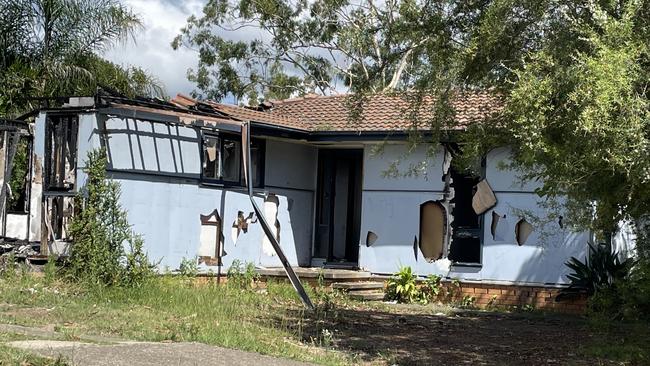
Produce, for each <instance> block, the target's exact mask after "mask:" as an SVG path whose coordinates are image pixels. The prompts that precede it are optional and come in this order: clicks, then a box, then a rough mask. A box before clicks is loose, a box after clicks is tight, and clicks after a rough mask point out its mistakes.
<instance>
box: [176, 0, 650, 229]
mask: <svg viewBox="0 0 650 366" xmlns="http://www.w3.org/2000/svg"><path fill="white" fill-rule="evenodd" d="M251 27H253V28H255V29H259V30H261V32H260V31H258V32H256V33H257V34H261V36H259V37H257V38H254V39H248V40H242V35H243V34H244V33H245V34H251V33H255V32H250V31H248V29H249V28H251ZM244 30H246V31H244ZM238 32H239V33H238ZM235 34H237V37H235V36H234V35H235ZM649 44H650V1H647V0H616V1H614V0H579V1H574V0H472V1H457V0H438V1H420V0H388V1H385V2H381V3H379V2H374V1H373V0H363V1H359V2H354V3H352V2H349V1H347V0H317V1H314V2H302V1H297V2H296V1H292V0H239V1H235V2H230V1H209V2H208V4H207V5H206V6H205V8H204V13H203V15H202V16H201V17H191V18H190V19H189V20H188V23H187V26H186V27H185V28H184V29H183V30H182V31H181V34H180V35H179V36H178V37H177V39H176V40H175V41H174V43H173V47H175V48H177V47H180V46H183V45H185V46H188V47H193V48H196V49H197V50H198V52H199V61H198V67H197V69H196V70H195V71H191V72H190V77H191V78H192V79H193V80H196V81H197V86H198V92H197V94H201V95H203V96H205V97H208V98H217V99H219V98H223V97H224V96H226V95H228V94H232V95H234V96H235V97H238V98H241V97H245V96H246V95H249V94H250V95H253V96H257V95H263V94H264V93H266V92H268V91H269V90H271V89H272V88H273V87H275V86H276V85H275V84H274V83H273V82H272V80H273V76H275V75H291V76H292V77H294V79H292V83H291V88H293V92H292V94H300V93H305V92H310V91H316V92H319V93H322V94H329V93H332V92H335V91H336V90H337V89H338V90H339V91H341V90H342V91H352V92H354V95H355V99H360V100H362V99H363V96H364V95H366V94H368V93H377V92H391V93H397V94H400V95H402V96H404V97H407V98H408V99H409V100H412V101H413V102H412V103H411V106H412V107H411V108H422V103H421V102H420V101H421V100H422V97H423V96H433V97H436V98H437V99H436V100H438V101H440V103H434V107H435V108H440V107H445V106H447V107H449V106H450V103H448V101H450V100H451V99H452V98H453V97H454V95H455V94H456V92H457V91H459V90H464V89H473V90H476V89H489V90H492V91H493V92H494V93H495V94H496V95H498V96H500V97H501V98H502V100H503V105H504V109H503V111H502V112H501V113H499V114H498V115H496V116H494V118H493V119H491V120H489V121H481V123H476V124H474V125H472V126H470V128H469V131H468V133H466V134H464V135H463V136H461V137H460V138H461V143H462V145H463V154H464V155H463V159H458V160H459V161H460V160H463V161H465V162H468V161H472V160H476V159H477V158H479V157H480V156H483V155H484V154H485V153H486V152H487V151H489V150H490V149H492V148H494V147H496V146H503V145H509V146H511V147H512V151H513V155H512V158H513V159H512V167H514V168H517V169H520V170H521V171H522V177H523V178H526V179H534V180H541V181H542V182H543V188H541V189H540V190H539V191H538V193H539V194H540V195H541V196H544V197H546V198H547V199H548V200H549V202H553V201H562V202H563V205H565V208H567V209H569V211H570V213H569V214H568V215H566V216H565V217H566V219H567V220H566V221H567V223H569V222H570V221H572V222H573V223H574V224H576V225H578V226H579V227H582V228H592V229H595V230H597V232H600V233H610V232H612V231H613V230H615V227H616V223H617V222H619V221H620V220H622V219H632V220H639V219H641V218H642V217H644V216H645V215H646V213H647V212H649V211H650V194H648V193H650V175H649V174H650V173H648V172H650V161H649V157H650V154H649V151H648V149H649V146H650V136H649V132H650V131H649V128H650V125H649V123H648V111H649V110H648V95H647V92H646V90H647V88H648V78H647V75H649V74H650V60H649V58H648V45H649ZM270 65H273V66H274V67H275V69H274V70H273V71H272V72H269V71H268V70H269V66H270ZM341 82H344V86H343V88H341V87H340V86H339V85H338V84H337V83H341ZM280 84H281V83H280ZM357 106H359V105H358V104H353V107H357ZM351 112H355V110H354V108H353V110H351ZM352 114H354V113H352ZM412 115H417V113H413V114H412ZM432 123H434V126H433V128H434V129H440V127H444V126H445V123H439V122H436V121H434V120H433V119H432ZM446 123H453V110H452V111H450V113H449V120H448V121H447V122H446ZM465 165H466V166H468V165H469V164H465Z"/></svg>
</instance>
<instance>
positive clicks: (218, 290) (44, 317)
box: [0, 275, 354, 365]
mask: <svg viewBox="0 0 650 366" xmlns="http://www.w3.org/2000/svg"><path fill="white" fill-rule="evenodd" d="M258 291H260V290H256V289H250V288H242V287H241V286H228V285H223V284H222V285H216V284H214V283H206V284H199V285H197V284H195V283H193V282H191V281H188V280H187V278H183V277H178V276H176V277H172V276H164V277H159V278H156V279H153V280H151V281H150V282H149V283H147V284H146V285H145V286H142V287H140V288H133V287H97V288H93V289H84V288H81V287H80V286H78V285H74V284H69V283H63V282H58V281H54V282H50V283H49V284H46V283H45V281H44V280H43V279H42V278H36V277H33V276H31V275H21V276H17V277H14V278H12V280H11V281H7V280H4V279H0V309H2V311H0V322H2V323H13V324H20V325H27V326H43V325H46V324H53V325H54V326H55V329H56V330H57V331H59V332H62V333H65V334H67V335H72V337H73V338H74V335H75V334H93V335H101V336H112V337H122V338H127V339H133V340H142V341H192V342H193V341H195V342H201V343H206V344H212V345H218V346H222V347H228V348H236V349H241V350H246V351H253V352H258V353H263V354H269V355H274V356H280V357H286V358H292V359H296V360H303V361H309V362H316V363H321V364H329V365H342V364H349V363H353V362H354V356H350V355H346V354H343V353H340V352H336V351H332V350H329V349H326V348H322V347H317V346H318V345H319V343H320V342H317V341H316V343H315V344H309V342H307V343H305V342H303V341H302V340H303V338H304V337H303V334H302V333H301V331H302V328H301V327H300V326H299V324H298V325H297V324H296V322H297V323H299V322H300V321H301V320H300V319H295V315H294V314H295V310H297V309H300V308H301V304H300V302H299V300H298V298H297V297H296V295H295V292H294V291H293V289H292V288H291V286H290V285H288V284H284V283H274V282H271V283H269V284H268V285H267V288H266V289H265V290H263V291H264V292H265V294H264V295H262V294H260V293H259V292H258ZM312 295H313V292H312ZM3 304H4V305H3ZM9 304H10V305H9ZM290 309H291V310H294V311H293V312H292V315H291V316H288V311H289V310H290ZM285 315H286V316H285ZM278 319H284V321H280V322H278Z"/></svg>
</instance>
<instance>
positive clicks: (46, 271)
mask: <svg viewBox="0 0 650 366" xmlns="http://www.w3.org/2000/svg"><path fill="white" fill-rule="evenodd" d="M56 259H57V258H56V256H55V255H50V256H49V257H48V258H47V263H45V266H43V278H44V280H45V283H46V284H48V285H49V284H51V283H52V282H54V281H55V280H56V277H57V271H58V268H57V266H56Z"/></svg>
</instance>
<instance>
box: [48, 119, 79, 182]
mask: <svg viewBox="0 0 650 366" xmlns="http://www.w3.org/2000/svg"><path fill="white" fill-rule="evenodd" d="M66 118H68V120H69V125H68V124H66V126H62V125H61V124H59V125H58V126H57V127H56V128H55V129H54V131H53V123H54V122H53V121H54V120H55V119H56V120H58V121H59V122H60V121H61V120H63V119H66ZM53 132H54V133H55V134H56V133H57V132H58V133H62V132H63V133H65V135H66V136H67V137H68V138H69V139H70V140H73V141H70V142H72V144H71V146H73V147H74V148H73V149H72V150H73V151H72V164H71V165H72V167H73V170H74V171H75V181H74V183H73V184H72V185H71V186H70V187H66V186H65V184H64V183H63V182H64V181H65V171H63V172H62V173H63V178H62V179H60V180H61V185H53V184H52V180H51V179H52V177H53V176H54V175H55V173H53V172H52V161H53V159H52V157H53V156H54V153H53V151H52V149H53V147H54V146H53V141H52V140H53V139H52V137H53V136H52V133H53ZM78 146H79V115H78V114H71V113H61V114H60V113H55V114H52V113H48V114H47V116H46V117H45V149H44V156H43V160H44V164H43V165H44V166H43V169H44V173H45V174H44V182H43V183H44V188H45V189H44V190H45V191H58V192H70V191H74V190H75V188H76V187H77V180H76V171H77V168H78V166H79V156H78V155H79V151H78ZM59 153H60V154H62V156H61V158H62V159H63V160H64V161H65V149H62V150H61V152H59ZM63 169H65V164H64V165H63ZM60 173H61V172H60Z"/></svg>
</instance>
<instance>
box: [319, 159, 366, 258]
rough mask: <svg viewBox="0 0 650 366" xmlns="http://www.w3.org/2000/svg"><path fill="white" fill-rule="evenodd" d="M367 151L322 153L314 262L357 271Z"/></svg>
mask: <svg viewBox="0 0 650 366" xmlns="http://www.w3.org/2000/svg"><path fill="white" fill-rule="evenodd" d="M362 162H363V150H348V149H346V150H340V149H336V150H334V149H321V150H320V151H319V153H318V186H317V201H316V225H315V227H316V238H315V245H314V258H320V259H324V260H325V264H326V265H329V266H332V265H338V266H348V267H354V268H356V267H357V264H358V260H359V235H360V234H359V232H360V230H361V165H362Z"/></svg>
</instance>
